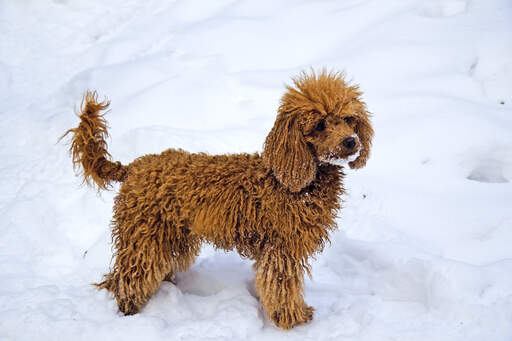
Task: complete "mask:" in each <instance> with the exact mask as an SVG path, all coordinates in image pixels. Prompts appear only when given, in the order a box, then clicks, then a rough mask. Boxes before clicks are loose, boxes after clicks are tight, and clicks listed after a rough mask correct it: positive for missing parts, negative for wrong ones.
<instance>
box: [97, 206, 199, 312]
mask: <svg viewBox="0 0 512 341" xmlns="http://www.w3.org/2000/svg"><path fill="white" fill-rule="evenodd" d="M116 201H117V202H116V210H115V212H116V213H115V215H114V221H113V225H114V226H113V241H114V248H115V263H114V266H113V268H112V270H111V272H110V273H109V274H107V275H105V279H104V281H103V282H101V283H99V284H97V286H98V287H99V288H100V289H103V288H104V289H107V290H109V291H110V292H112V293H113V295H114V296H115V298H116V300H117V304H118V306H119V310H120V311H121V312H122V313H123V314H125V315H131V314H135V313H137V312H138V311H139V309H140V308H141V307H142V305H143V304H144V303H145V302H146V301H147V300H148V299H149V298H150V297H151V295H153V293H154V292H155V291H156V290H157V289H158V288H159V287H160V285H161V283H162V281H163V280H164V278H165V277H166V276H168V275H169V274H170V273H174V272H176V271H181V270H185V269H186V268H187V267H189V266H190V265H191V264H192V263H193V261H194V259H195V257H196V255H197V254H198V252H199V250H200V240H199V238H198V237H196V236H195V235H192V234H191V233H190V231H189V230H188V229H186V228H184V227H177V226H175V225H173V224H171V223H170V222H168V221H162V218H161V214H160V211H159V209H158V207H157V206H151V207H140V208H139V210H137V208H136V206H137V205H136V206H135V207H133V206H132V207H130V208H127V206H128V205H127V202H128V201H125V200H122V198H117V199H116ZM130 212H132V213H133V212H136V213H133V214H130Z"/></svg>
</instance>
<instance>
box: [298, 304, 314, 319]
mask: <svg viewBox="0 0 512 341" xmlns="http://www.w3.org/2000/svg"><path fill="white" fill-rule="evenodd" d="M314 311H315V308H313V307H312V306H309V305H306V306H305V307H304V318H303V321H302V322H301V323H309V322H311V321H312V320H313V313H314Z"/></svg>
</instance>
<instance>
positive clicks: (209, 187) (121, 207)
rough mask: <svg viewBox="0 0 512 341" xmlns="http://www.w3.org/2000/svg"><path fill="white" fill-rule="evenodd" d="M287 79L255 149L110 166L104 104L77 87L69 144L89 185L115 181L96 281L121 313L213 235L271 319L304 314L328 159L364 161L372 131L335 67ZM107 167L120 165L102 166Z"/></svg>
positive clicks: (326, 206) (330, 167)
mask: <svg viewBox="0 0 512 341" xmlns="http://www.w3.org/2000/svg"><path fill="white" fill-rule="evenodd" d="M294 85H295V86H294V87H288V88H287V93H286V94H285V95H284V96H283V98H282V101H281V105H280V107H279V113H278V115H277V119H276V122H275V124H274V127H273V128H272V130H271V132H270V133H269V135H268V137H267V139H266V141H265V145H264V151H263V154H262V155H261V156H260V155H259V154H257V153H256V154H235V155H214V156H211V155H207V154H204V153H197V154H191V153H188V152H186V151H183V150H179V149H178V150H175V149H168V150H166V151H164V152H163V153H161V154H151V155H145V156H142V157H139V158H138V159H136V160H134V161H133V162H132V163H130V164H129V165H128V166H121V165H120V164H117V163H116V164H114V163H112V162H110V161H107V157H108V153H107V151H106V144H105V142H104V138H105V136H106V135H107V132H106V123H105V121H104V119H103V116H102V115H100V114H99V111H100V110H104V109H106V108H107V106H108V103H98V102H97V100H96V97H97V96H96V94H91V93H87V94H86V96H85V98H84V103H85V104H83V105H82V115H81V116H80V117H81V123H80V125H79V127H78V128H76V129H72V130H70V132H72V133H73V134H74V135H73V142H72V147H71V151H72V153H73V161H74V163H75V164H81V165H82V166H83V168H84V177H85V181H86V182H87V183H89V184H91V180H92V181H93V182H94V183H96V184H97V185H98V187H99V188H105V187H107V185H108V184H109V183H110V182H111V181H121V182H122V185H121V187H120V190H119V194H118V195H117V197H116V198H115V203H114V217H113V221H112V225H113V231H112V234H113V243H114V250H115V253H114V256H115V263H114V266H113V268H112V269H111V271H110V273H109V274H107V275H105V279H104V281H103V282H101V283H99V284H98V287H99V288H105V289H107V290H109V291H110V292H112V294H113V295H114V296H115V298H116V300H117V303H118V306H119V309H120V310H121V311H122V312H123V313H124V314H134V313H137V312H138V311H139V309H140V308H141V307H142V305H143V304H144V303H145V302H146V301H147V300H148V299H149V297H151V295H152V294H153V293H154V292H155V291H156V290H157V289H158V287H159V286H160V284H161V282H162V281H163V280H165V279H171V278H173V275H174V274H175V273H176V272H178V271H185V270H186V269H187V268H188V267H189V266H190V265H191V264H192V263H193V262H194V259H195V257H196V256H197V254H198V253H199V250H200V247H201V243H202V242H210V243H213V244H214V245H215V246H216V247H218V248H222V249H225V250H234V249H236V250H237V251H238V252H239V253H240V254H241V255H242V256H245V257H248V258H250V259H253V260H255V263H254V269H255V272H256V277H255V282H256V288H257V291H258V293H259V296H260V300H261V303H262V305H263V307H264V308H265V310H266V313H267V316H268V318H269V319H270V320H272V321H273V322H274V323H275V324H276V325H277V326H279V327H281V328H284V329H289V328H291V327H293V326H294V325H297V324H300V323H305V322H309V321H310V320H311V319H312V317H313V308H312V307H309V306H308V305H307V304H306V303H305V302H304V299H303V291H304V289H303V282H304V274H305V273H307V274H309V270H310V267H309V264H308V259H309V257H311V256H312V255H314V254H315V253H317V252H319V251H321V250H322V248H323V246H324V244H325V243H326V242H328V240H329V235H328V233H329V231H331V230H333V229H334V228H335V227H336V223H335V217H336V214H337V211H338V209H339V208H340V203H339V197H340V195H341V194H342V193H343V187H342V178H343V173H342V167H341V166H338V165H336V164H331V163H330V162H331V161H334V160H335V159H346V158H348V157H350V156H351V155H354V154H355V153H356V151H357V150H358V149H360V153H359V157H358V158H357V159H356V160H355V161H353V162H351V163H350V166H351V167H354V168H359V167H361V166H363V165H364V164H365V162H366V160H367V158H368V156H369V151H370V145H371V138H372V135H373V130H372V128H371V125H370V121H369V115H368V113H367V111H366V107H365V104H364V102H362V100H361V99H360V96H361V93H360V92H359V90H358V88H357V86H348V85H347V84H346V83H345V82H344V80H343V76H342V74H340V73H327V72H325V71H323V72H321V73H320V74H318V75H317V74H315V73H314V72H313V73H312V74H310V75H308V74H305V73H303V74H301V75H300V76H299V77H297V78H295V79H294ZM350 137H354V138H353V143H352V144H348V143H347V142H346V141H348V140H347V139H348V138H350ZM345 144H346V145H351V146H352V148H349V147H347V146H346V145H345ZM109 162H110V163H109ZM105 165H110V167H112V165H116V166H118V168H115V171H113V172H107V171H105V170H104V168H105V167H107V166H105ZM107 168H108V167H107ZM110 169H113V168H110Z"/></svg>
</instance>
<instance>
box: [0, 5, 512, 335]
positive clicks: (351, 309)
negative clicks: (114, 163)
mask: <svg viewBox="0 0 512 341" xmlns="http://www.w3.org/2000/svg"><path fill="white" fill-rule="evenodd" d="M511 32H512V3H511V2H510V1H508V0H428V1H426V0H381V1H377V0H343V1H338V0H330V1H329V0H326V1H306V0H300V1H299V0H297V1H295V0H294V1H291V0H289V1H283V0H259V1H249V0H220V1H208V0H203V1H199V0H188V1H185V0H177V1H168V0H148V1H142V0H111V1H90V0H55V1H46V0H24V1H12V0H11V1H10V0H3V1H0V103H1V105H0V113H1V116H0V160H1V162H0V188H1V191H0V214H1V217H2V218H1V223H0V340H82V339H83V340H92V339H95V340H164V339H165V340H203V339H204V340H206V339H208V340H245V339H246V340H259V341H260V340H281V339H282V340H315V341H316V340H374V341H382V340H404V341H411V340H413V341H414V340H428V341H432V340H436V341H442V340H450V341H451V340H465V341H466V340H475V341H477V340H478V341H488V340H492V341H510V340H512V247H511V245H512V44H511V43H512V40H511V36H510V34H511ZM310 66H312V67H314V68H321V67H323V66H325V67H327V68H330V69H334V70H341V69H343V70H345V71H346V72H347V74H348V76H349V78H351V79H353V80H354V82H357V83H359V84H360V85H361V88H362V90H363V91H364V93H365V94H364V98H365V99H366V101H367V103H368V106H369V109H370V111H372V112H373V113H374V120H373V121H374V125H375V131H376V137H375V140H374V148H373V155H372V158H371V159H370V161H369V163H368V165H367V167H366V168H364V169H362V170H360V171H348V177H347V179H346V183H345V185H346V188H347V189H348V193H347V194H346V195H345V196H344V198H343V199H344V200H345V208H344V209H343V210H342V211H341V213H340V218H339V220H338V222H339V227H340V229H339V230H338V231H337V232H336V233H334V234H333V235H332V244H331V245H329V246H328V247H327V248H326V250H325V252H324V253H322V254H321V255H319V256H318V258H317V260H316V261H315V262H314V263H313V279H312V280H309V279H307V280H306V284H305V290H306V300H307V302H308V303H309V304H311V305H313V306H315V307H316V309H317V310H316V314H315V319H314V320H313V322H312V323H310V324H308V325H304V326H299V327H296V328H294V329H293V330H291V331H282V330H280V329H277V328H275V327H274V326H273V325H272V324H270V323H269V322H268V321H267V320H266V319H265V318H264V315H263V312H262V309H261V307H260V304H259V303H258V301H257V299H256V298H255V292H254V287H253V284H252V270H251V262H250V261H248V260H242V259H240V258H239V256H238V255H237V254H236V253H224V252H222V251H214V250H213V249H212V248H211V247H208V246H206V247H205V248H204V249H203V251H202V253H201V256H200V257H199V259H198V261H197V262H196V264H195V265H194V266H193V267H192V268H191V269H190V270H189V271H187V272H186V273H183V274H180V275H179V276H178V284H177V286H175V285H173V284H172V283H168V282H166V283H164V284H163V286H162V287H161V289H160V290H159V291H158V292H157V293H156V295H155V296H154V297H153V298H152V299H151V300H150V302H149V303H148V304H147V305H146V306H145V307H144V309H143V311H142V312H141V313H140V314H138V315H135V316H129V317H124V316H121V315H120V314H119V313H118V311H117V306H116V304H115V302H114V300H113V299H111V298H109V297H108V295H107V293H106V292H104V291H101V292H98V291H96V290H95V289H94V288H93V287H91V286H90V285H89V283H91V282H94V281H97V280H99V279H100V278H101V275H102V274H103V273H105V272H106V271H107V270H108V267H109V262H110V256H111V251H110V232H109V220H110V217H111V208H112V199H113V196H114V193H113V192H106V193H103V194H102V195H101V196H97V195H96V193H95V192H94V191H93V190H88V189H85V188H80V180H79V179H78V178H76V177H74V175H73V172H72V167H71V160H70V157H69V155H68V154H67V146H65V145H64V144H62V143H60V144H58V143H56V141H57V138H58V137H59V136H60V135H62V133H63V132H64V131H65V130H66V129H68V128H71V127H74V126H76V125H77V123H78V120H77V118H76V116H74V115H73V107H74V106H75V105H76V104H77V103H78V102H79V100H80V98H81V94H82V93H83V91H84V90H85V89H88V88H89V89H97V90H98V91H99V92H100V94H104V95H108V97H109V98H110V99H111V100H112V111H111V112H110V113H109V114H108V120H109V123H110V125H111V130H110V132H111V143H110V146H109V150H110V152H111V153H112V155H113V156H114V159H116V160H120V161H122V162H125V163H127V162H130V161H131V160H132V159H133V158H135V157H137V156H139V155H142V154H145V153H150V152H160V151H162V150H163V149H166V148H169V147H181V148H184V149H187V150H190V151H208V152H210V153H234V152H254V151H260V150H261V147H262V143H263V141H264V138H265V136H266V133H267V132H268V131H269V129H270V128H271V126H272V124H273V121H274V118H275V113H276V108H277V105H278V101H279V97H280V96H281V94H282V93H283V83H285V82H287V81H289V78H290V76H292V75H294V74H297V72H299V71H300V70H302V69H308V68H309V67H310Z"/></svg>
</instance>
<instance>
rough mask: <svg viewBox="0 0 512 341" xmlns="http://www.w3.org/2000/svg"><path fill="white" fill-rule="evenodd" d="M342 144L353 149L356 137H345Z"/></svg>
mask: <svg viewBox="0 0 512 341" xmlns="http://www.w3.org/2000/svg"><path fill="white" fill-rule="evenodd" d="M343 145H344V146H345V147H346V148H348V149H353V148H354V147H355V146H356V139H355V138H353V137H347V138H346V139H344V140H343Z"/></svg>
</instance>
